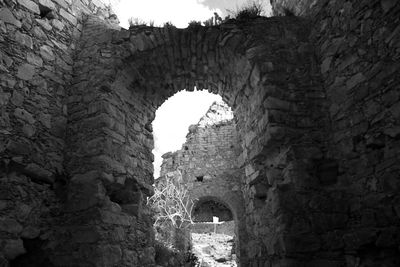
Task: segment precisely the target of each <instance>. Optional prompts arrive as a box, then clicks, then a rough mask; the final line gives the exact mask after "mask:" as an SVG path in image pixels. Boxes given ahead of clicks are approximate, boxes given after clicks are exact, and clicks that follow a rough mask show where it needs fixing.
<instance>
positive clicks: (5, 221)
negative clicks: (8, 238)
mask: <svg viewBox="0 0 400 267" xmlns="http://www.w3.org/2000/svg"><path fill="white" fill-rule="evenodd" d="M0 231H3V232H7V233H11V234H19V233H20V232H21V231H22V225H21V224H19V223H18V222H17V221H16V220H14V219H9V218H0Z"/></svg>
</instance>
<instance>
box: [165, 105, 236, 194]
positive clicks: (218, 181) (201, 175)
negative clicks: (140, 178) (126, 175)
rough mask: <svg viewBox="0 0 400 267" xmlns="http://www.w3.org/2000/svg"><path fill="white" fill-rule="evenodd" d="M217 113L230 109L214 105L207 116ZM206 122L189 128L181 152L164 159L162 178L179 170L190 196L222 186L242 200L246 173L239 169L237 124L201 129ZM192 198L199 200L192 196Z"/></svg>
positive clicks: (216, 124) (220, 123)
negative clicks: (242, 183)
mask: <svg viewBox="0 0 400 267" xmlns="http://www.w3.org/2000/svg"><path fill="white" fill-rule="evenodd" d="M214 109H223V110H224V109H225V110H228V109H229V107H228V106H226V105H225V104H223V103H221V104H219V103H214V104H213V105H212V106H211V107H210V109H209V111H208V112H207V114H209V113H212V112H213V110H214ZM207 114H206V115H205V117H207ZM203 120H204V118H203V119H201V120H200V122H199V124H197V125H192V126H191V127H190V128H189V133H188V134H187V136H186V142H185V143H184V144H183V145H182V149H181V150H178V151H176V152H173V153H167V154H164V155H163V162H162V165H161V172H160V174H161V177H162V176H164V175H168V173H171V172H175V171H177V170H179V171H180V172H181V175H182V178H181V179H182V180H183V181H182V182H183V183H184V184H185V185H186V186H187V188H188V190H189V192H190V191H192V189H194V188H198V187H213V186H219V187H224V188H226V189H227V190H230V191H233V192H237V193H238V194H239V197H240V194H241V193H240V192H241V187H240V184H241V180H240V179H241V176H242V173H243V170H241V169H240V168H238V167H237V157H238V155H239V154H240V147H239V146H238V144H239V143H240V141H239V137H238V135H237V130H236V124H235V123H234V122H233V121H232V120H229V121H226V120H225V121H224V120H223V121H216V122H214V123H211V124H208V125H205V126H201V124H202V121H203ZM172 174H173V173H172ZM177 178H178V179H179V177H177ZM205 190H206V189H205ZM193 193H194V192H193ZM191 197H192V198H193V199H197V198H198V196H196V195H193V194H191Z"/></svg>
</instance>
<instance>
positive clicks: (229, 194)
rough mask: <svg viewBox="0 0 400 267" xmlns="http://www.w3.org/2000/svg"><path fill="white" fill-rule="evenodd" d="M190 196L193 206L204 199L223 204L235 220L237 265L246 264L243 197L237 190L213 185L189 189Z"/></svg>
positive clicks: (247, 262) (247, 261)
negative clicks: (211, 187)
mask: <svg viewBox="0 0 400 267" xmlns="http://www.w3.org/2000/svg"><path fill="white" fill-rule="evenodd" d="M190 196H191V197H192V199H194V208H196V205H198V204H199V203H201V202H202V201H204V200H213V201H215V202H219V203H222V205H225V206H226V207H227V208H228V209H229V210H230V212H231V213H232V215H233V221H234V222H235V238H236V240H235V243H236V244H237V245H236V256H237V263H238V266H248V264H249V259H248V258H247V252H246V244H247V241H248V234H247V230H246V222H245V210H244V205H243V204H244V201H243V198H242V196H241V195H240V194H238V192H234V191H230V190H229V189H227V188H223V187H214V188H213V189H212V190H210V189H206V188H196V189H194V190H191V191H190Z"/></svg>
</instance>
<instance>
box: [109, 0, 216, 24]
mask: <svg viewBox="0 0 400 267" xmlns="http://www.w3.org/2000/svg"><path fill="white" fill-rule="evenodd" d="M115 12H116V13H117V16H118V18H119V20H120V22H121V26H122V27H125V28H128V27H129V25H128V19H129V18H131V17H133V18H139V19H141V20H143V21H146V22H150V21H154V23H155V25H156V26H162V25H163V24H164V23H165V22H172V24H174V25H175V26H177V27H178V28H186V27H187V25H188V23H189V22H190V21H192V20H196V21H204V20H207V19H208V18H210V17H212V16H213V14H214V12H219V13H220V12H221V10H219V9H217V8H210V7H207V6H205V5H203V4H202V3H200V2H199V1H197V0H168V1H165V0H146V1H143V0H140V1H139V0H121V2H120V3H119V4H118V6H117V7H115Z"/></svg>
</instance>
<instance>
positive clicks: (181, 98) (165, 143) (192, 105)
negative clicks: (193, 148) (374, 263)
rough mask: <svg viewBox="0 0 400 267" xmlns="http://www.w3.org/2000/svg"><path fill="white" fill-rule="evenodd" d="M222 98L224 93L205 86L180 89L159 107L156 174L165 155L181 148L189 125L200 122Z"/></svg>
mask: <svg viewBox="0 0 400 267" xmlns="http://www.w3.org/2000/svg"><path fill="white" fill-rule="evenodd" d="M221 100H222V98H221V96H219V95H215V94H212V93H209V92H208V91H205V90H204V91H194V92H188V91H180V92H179V93H176V94H175V95H173V96H172V97H170V98H169V99H168V100H167V101H165V102H164V104H162V105H161V107H159V108H158V109H157V111H156V117H155V119H154V121H153V136H154V150H153V154H154V177H155V178H158V177H159V174H160V165H161V163H162V158H161V155H163V154H165V153H167V152H174V151H176V150H179V149H181V148H182V145H183V143H184V142H185V141H186V135H187V133H188V132H189V130H188V129H189V126H190V125H192V124H197V123H198V122H199V120H200V118H201V117H203V116H204V115H205V114H206V112H207V110H208V108H209V107H210V106H211V104H212V103H213V102H214V101H221Z"/></svg>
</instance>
